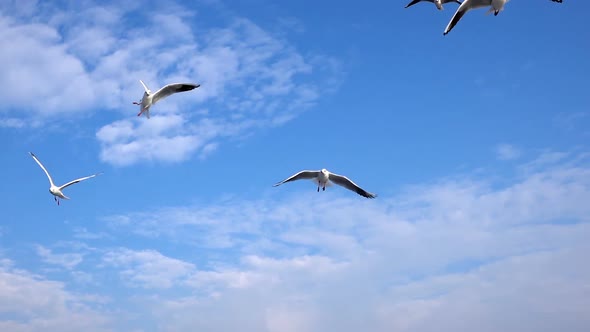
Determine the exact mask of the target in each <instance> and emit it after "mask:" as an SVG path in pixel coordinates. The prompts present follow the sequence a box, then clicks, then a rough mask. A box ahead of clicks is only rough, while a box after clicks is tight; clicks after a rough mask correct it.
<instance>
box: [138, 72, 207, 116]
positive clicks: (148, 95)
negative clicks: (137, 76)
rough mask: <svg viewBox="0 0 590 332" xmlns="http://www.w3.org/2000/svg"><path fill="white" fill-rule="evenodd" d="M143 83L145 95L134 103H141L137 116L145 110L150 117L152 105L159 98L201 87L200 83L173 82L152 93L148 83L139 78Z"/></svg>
mask: <svg viewBox="0 0 590 332" xmlns="http://www.w3.org/2000/svg"><path fill="white" fill-rule="evenodd" d="M139 82H140V83H141V85H143V89H144V90H145V92H144V93H143V97H142V98H141V100H140V101H138V102H137V101H134V102H133V104H134V105H139V107H140V110H139V113H138V114H137V116H140V115H141V114H142V113H143V112H145V115H146V117H147V118H148V119H149V118H150V107H151V106H152V105H154V104H155V103H157V102H158V100H160V99H163V98H166V97H168V96H170V95H172V94H175V93H178V92H184V91H190V90H193V89H196V88H198V87H200V86H201V85H200V84H193V83H172V84H168V85H165V86H164V87H162V88H161V89H160V90H158V91H156V92H155V93H152V91H151V90H150V89H148V87H147V85H145V83H143V81H142V80H139Z"/></svg>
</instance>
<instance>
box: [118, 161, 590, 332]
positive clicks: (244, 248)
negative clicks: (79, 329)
mask: <svg viewBox="0 0 590 332" xmlns="http://www.w3.org/2000/svg"><path fill="white" fill-rule="evenodd" d="M584 155H585V154H584V153H582V154H565V155H561V157H560V158H557V159H556V158H549V159H551V160H553V162H552V163H551V164H550V166H549V167H548V166H547V165H548V164H547V163H545V164H544V165H545V167H540V166H538V164H537V167H536V168H532V167H528V166H527V165H529V164H530V163H526V162H525V163H523V165H525V166H524V167H522V166H516V167H515V171H516V173H515V175H512V176H511V177H510V179H511V183H510V184H506V182H505V181H503V184H502V185H501V186H500V185H498V184H497V183H495V182H494V181H488V180H485V179H478V180H475V179H473V178H472V177H462V176H459V177H454V178H452V179H445V180H444V181H441V182H438V183H434V184H428V185H421V186H414V187H410V188H408V189H407V190H405V191H402V193H400V194H399V195H396V196H394V197H380V198H379V199H378V200H374V201H367V200H363V199H359V198H358V197H356V196H351V195H347V194H348V193H347V192H339V191H336V190H334V191H330V192H329V193H328V192H326V193H323V194H317V193H316V192H313V191H310V192H307V191H305V192H302V193H297V194H296V195H289V196H287V197H286V198H284V199H280V198H273V199H270V200H269V199H265V200H259V201H248V200H246V201H241V200H239V199H236V198H234V199H230V200H225V201H222V202H220V203H219V204H217V205H214V206H196V207H191V208H186V207H184V208H166V209H161V210H156V211H148V212H142V213H136V214H131V215H125V216H115V217H113V218H112V220H124V221H125V222H119V223H117V227H116V228H114V231H116V232H126V231H127V230H136V231H137V232H138V234H140V235H141V234H142V232H145V234H152V235H153V234H157V235H158V239H159V240H160V241H163V240H164V239H167V238H169V239H170V240H173V241H175V243H184V244H186V245H189V247H198V248H199V252H200V253H201V254H200V258H199V259H202V260H204V261H207V262H209V263H207V264H206V265H205V266H203V267H202V268H201V269H199V270H198V271H197V270H196V269H194V270H190V271H184V272H183V273H182V277H179V278H178V279H179V280H182V281H183V282H182V283H181V284H182V287H190V289H192V290H193V294H192V295H189V294H187V295H184V296H183V297H180V298H179V297H165V296H162V297H157V299H154V298H149V299H147V298H146V299H145V301H144V302H143V307H142V308H141V309H138V310H140V311H148V312H154V314H155V315H156V316H157V317H159V319H158V321H159V322H160V323H161V328H162V329H164V330H183V329H185V330H186V329H193V330H199V329H201V330H207V331H223V330H235V329H245V330H253V331H265V330H267V331H270V330H277V331H284V330H288V329H289V328H295V327H296V328H297V330H299V331H328V330H338V331H359V330H370V331H391V330H396V331H418V332H421V331H435V330H439V329H441V328H442V329H444V330H459V331H468V330H475V329H484V330H485V331H497V330H502V331H529V330H534V331H537V330H540V331H544V330H546V331H551V330H555V329H559V328H558V327H559V326H567V329H568V331H585V330H586V329H587V327H588V324H589V321H588V320H587V319H586V318H584V317H585V316H584V315H583V313H582V312H581V311H582V310H583V309H581V308H586V307H588V305H590V302H589V300H588V299H589V298H590V297H588V294H587V293H588V287H587V282H586V280H588V278H590V269H588V268H585V267H580V266H579V265H580V262H582V261H584V257H586V256H587V254H588V252H589V249H590V248H589V247H588V246H587V238H588V236H590V219H589V218H588V216H589V215H590V210H589V209H590V207H589V206H588V204H587V202H588V200H590V167H589V166H588V163H587V158H583V157H582V156H584ZM537 159H541V160H546V159H547V158H544V157H542V158H541V157H540V158H537ZM523 169H524V170H525V171H524V172H521V170H523ZM491 178H494V177H493V176H492V177H491ZM211 237H213V238H218V239H223V241H222V242H221V243H223V245H221V246H220V245H219V244H220V243H218V242H215V241H213V242H211V241H210V238H211ZM208 241H209V242H208ZM236 257H237V258H236ZM184 263H185V264H191V263H189V262H184ZM147 274H148V273H146V275H147ZM179 287H180V286H179ZM228 308H240V310H239V311H240V313H239V314H238V315H236V316H234V317H232V320H231V321H227V320H226V319H224V317H226V316H225V315H226V312H227V310H231V309H228ZM195 313H199V314H198V315H197V314H195ZM541 316H543V317H546V319H547V320H549V321H546V322H545V323H543V324H541V322H540V321H539V320H538V319H536V318H535V317H541ZM204 317H206V319H205V318H204ZM482 326H483V327H482Z"/></svg>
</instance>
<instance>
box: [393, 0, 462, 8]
mask: <svg viewBox="0 0 590 332" xmlns="http://www.w3.org/2000/svg"><path fill="white" fill-rule="evenodd" d="M421 1H428V2H432V3H434V4H435V5H436V8H438V10H443V3H449V2H456V3H458V4H461V1H459V0H412V1H411V2H410V3H409V4H407V5H406V7H404V8H408V7H410V6H413V5H415V4H417V3H418V2H421Z"/></svg>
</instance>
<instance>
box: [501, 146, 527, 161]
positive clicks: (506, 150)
mask: <svg viewBox="0 0 590 332" xmlns="http://www.w3.org/2000/svg"><path fill="white" fill-rule="evenodd" d="M520 155H521V151H520V149H519V148H517V147H516V146H514V145H512V144H506V143H504V144H499V145H497V146H496V156H497V157H498V159H500V160H514V159H518V158H519V157H520Z"/></svg>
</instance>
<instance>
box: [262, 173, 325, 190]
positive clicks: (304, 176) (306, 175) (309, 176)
mask: <svg viewBox="0 0 590 332" xmlns="http://www.w3.org/2000/svg"><path fill="white" fill-rule="evenodd" d="M319 174H320V171H301V172H299V173H297V174H295V175H292V176H291V177H288V178H286V179H285V180H283V181H281V182H278V183H276V184H274V185H273V187H276V186H280V185H281V184H283V183H285V182H291V181H296V180H304V179H306V180H309V179H315V178H317V177H318V175H319Z"/></svg>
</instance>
